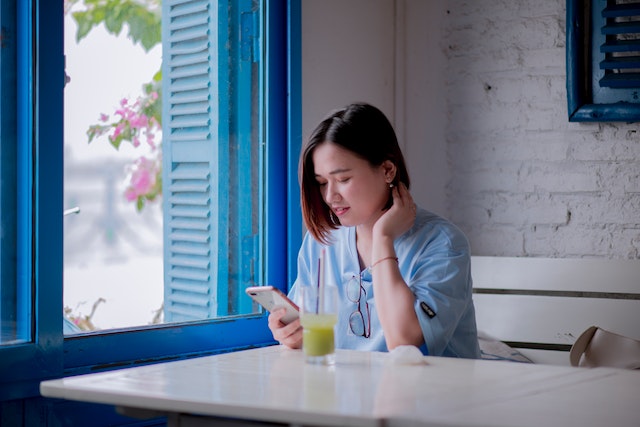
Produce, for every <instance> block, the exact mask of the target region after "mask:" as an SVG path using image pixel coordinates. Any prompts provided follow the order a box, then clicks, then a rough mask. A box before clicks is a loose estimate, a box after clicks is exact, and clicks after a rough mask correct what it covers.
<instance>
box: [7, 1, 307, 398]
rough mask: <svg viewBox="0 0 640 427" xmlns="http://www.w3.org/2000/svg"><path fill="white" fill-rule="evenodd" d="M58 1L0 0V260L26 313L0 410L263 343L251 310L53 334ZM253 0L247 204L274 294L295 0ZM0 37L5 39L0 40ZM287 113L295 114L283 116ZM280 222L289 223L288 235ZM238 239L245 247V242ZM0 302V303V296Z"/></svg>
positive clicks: (243, 18) (57, 307) (57, 309)
mask: <svg viewBox="0 0 640 427" xmlns="http://www.w3.org/2000/svg"><path fill="white" fill-rule="evenodd" d="M167 2H168V3H171V4H174V5H175V4H178V3H181V2H180V0H171V1H170V0H167ZM192 3H193V2H192ZM196 3H197V2H196ZM239 3H240V2H239ZM62 4H63V2H58V1H49V0H33V1H31V2H28V1H18V0H0V7H1V9H0V19H1V20H2V25H3V29H5V30H7V31H10V32H11V31H12V29H15V34H16V47H15V55H16V58H15V61H12V60H11V58H10V57H9V59H7V56H6V55H5V54H4V53H3V56H2V58H1V61H2V62H1V64H0V65H1V68H2V79H1V81H0V91H1V93H2V94H3V95H5V94H6V93H7V91H8V90H10V88H11V85H12V84H15V82H14V79H16V78H17V85H15V87H16V88H17V92H16V94H15V104H16V105H17V107H18V108H17V109H16V117H15V118H11V115H9V114H7V115H6V116H5V114H4V112H5V111H6V109H7V108H9V109H10V108H11V105H12V104H11V101H10V99H11V98H10V97H9V98H7V99H9V101H7V99H5V97H4V96H3V97H2V104H1V108H2V113H3V115H2V144H3V145H2V147H1V148H2V152H1V153H0V154H1V155H2V156H1V157H0V166H2V169H0V171H1V172H2V173H3V174H4V173H7V174H8V175H7V176H8V177H9V178H13V179H11V181H10V182H12V185H13V186H10V187H9V190H7V191H5V188H6V187H3V189H2V203H3V204H4V203H5V202H9V203H11V200H12V197H13V199H15V204H16V205H17V207H18V209H19V210H18V212H19V216H20V217H23V218H26V219H27V220H26V221H24V222H18V220H17V219H16V218H12V217H5V216H3V217H2V221H5V220H6V221H9V222H10V221H15V222H18V223H17V233H16V235H15V236H13V237H11V236H10V237H9V238H4V237H3V240H2V244H1V250H2V256H3V257H4V256H6V255H8V256H9V257H10V258H11V256H13V257H15V258H17V259H18V261H17V262H16V268H15V275H16V276H17V277H16V280H15V283H16V285H15V287H11V288H10V289H12V290H13V292H16V293H17V292H23V293H24V294H23V295H26V296H28V298H26V299H24V298H23V300H24V301H27V302H25V303H24V304H23V305H16V306H15V307H16V311H15V312H16V314H17V313H19V315H20V316H27V318H28V320H27V321H25V322H24V325H23V326H25V328H26V329H25V331H26V333H25V334H23V335H24V336H25V337H26V339H25V340H24V341H23V342H20V343H17V342H16V343H12V344H11V345H0V360H2V363H0V405H2V402H3V401H7V400H15V399H22V398H27V397H31V396H37V395H38V384H39V382H40V381H41V380H43V379H48V378H55V377H60V376H63V375H74V374H78V373H84V372H90V371H91V372H95V371H96V370H101V369H112V368H118V367H125V366H130V365H135V364H141V363H152V362H154V361H160V360H170V359H176V358H183V357H190V356H195V355H202V354H208V353H215V352H222V351H230V350H233V349H239V348H246V347H251V346H259V345H267V344H271V343H273V338H272V336H271V333H270V331H269V330H268V327H267V325H266V318H265V315H263V314H258V315H250V316H243V317H231V318H230V317H225V318H222V319H220V320H202V321H195V322H189V323H173V324H167V325H163V326H149V327H142V328H137V329H132V330H118V331H112V332H106V333H90V334H86V335H81V336H71V337H68V338H66V339H64V338H63V330H62V327H63V321H62V319H63V316H62V277H63V275H62V265H63V262H62V261H63V260H62V253H63V250H62V238H63V237H62V213H63V203H62V201H63V200H62V199H63V197H62V196H63V149H62V147H63V143H62V138H63V135H62V123H63V117H62V111H63V108H62V102H63V99H62V93H63V85H64V56H63V45H62V30H63V10H62ZM260 4H261V6H262V7H264V8H265V10H266V13H265V14H264V15H263V18H262V19H263V20H264V21H263V22H262V24H263V28H264V33H263V34H264V35H265V41H264V43H266V45H265V52H266V61H265V64H266V68H265V69H264V84H265V86H266V87H267V88H268V89H267V90H266V91H265V92H264V95H263V96H264V102H263V103H262V105H264V111H263V114H262V115H261V117H262V119H261V120H263V121H264V122H262V123H260V124H259V125H260V126H259V127H260V129H261V132H263V138H264V146H265V155H264V162H263V164H262V168H261V170H260V176H261V179H264V180H265V181H266V183H267V184H266V185H265V186H264V190H263V191H264V198H263V199H264V200H265V203H264V205H263V206H260V207H259V209H260V214H261V215H263V216H264V221H265V224H266V229H267V230H268V232H267V233H266V234H265V235H264V241H262V242H261V243H260V244H261V245H263V253H264V260H263V263H264V266H265V268H264V270H263V273H261V274H262V279H263V280H264V282H265V283H272V284H274V285H277V286H279V287H281V288H283V289H285V288H286V287H287V283H290V281H289V280H288V279H287V273H288V272H290V271H291V270H290V269H288V267H287V264H288V263H289V262H291V260H295V254H291V253H290V252H289V254H288V255H287V253H288V252H287V250H288V249H289V247H296V248H297V247H298V246H299V244H300V240H301V222H300V218H299V216H300V213H299V210H298V209H295V207H297V206H299V202H298V192H297V191H295V185H294V181H293V178H292V176H293V177H295V176H296V173H295V169H296V167H297V158H296V159H291V158H290V157H289V156H292V155H295V154H296V153H298V152H299V147H298V148H295V147H296V146H297V145H299V138H298V135H299V134H300V124H299V108H300V107H299V95H296V96H293V97H288V96H287V95H288V93H293V94H299V88H298V87H295V86H293V85H297V84H299V76H298V74H299V64H298V63H297V62H298V61H299V44H298V43H299V42H298V40H299V22H298V21H299V8H300V6H299V0H292V1H291V0H290V1H286V0H277V1H271V0H270V1H268V2H266V1H262V2H260ZM236 16H237V17H238V18H239V21H238V28H247V27H248V26H251V25H254V24H255V23H256V18H255V17H254V16H252V15H247V14H245V15H243V14H242V13H239V14H238V15H236ZM288 19H289V20H288ZM243 25H244V27H243ZM287 31H289V32H287ZM3 40H11V38H8V39H5V38H4V36H3ZM290 40H294V41H295V43H293V44H292V43H290ZM246 49H250V46H238V52H239V57H242V55H243V54H246V53H247V50H246ZM240 78H242V76H240ZM239 96H242V94H240V95H239ZM289 109H293V110H295V114H294V115H292V116H291V120H288V117H290V116H289V112H288V110H289ZM222 113H223V112H221V114H222ZM225 114H226V113H225ZM227 118H228V117H226V116H225V117H223V119H227ZM254 124H255V122H254ZM12 126H13V127H14V128H15V130H12ZM288 141H293V142H288ZM12 143H13V146H15V147H17V149H18V152H17V153H15V155H16V156H17V159H18V160H17V161H16V162H15V164H16V165H17V171H16V172H15V173H14V172H12V171H11V169H10V168H7V165H10V164H11V159H8V158H7V157H6V156H11V155H13V154H12V153H11V151H10V150H7V151H6V152H5V144H8V145H9V146H11V145H12ZM292 146H293V147H294V148H292ZM172 161H175V159H174V160H172ZM240 167H242V165H240ZM14 176H15V177H14ZM3 177H4V175H3ZM5 184H6V183H5V182H4V179H3V185H5ZM12 192H13V194H15V196H12ZM5 196H6V197H5ZM4 210H5V209H4V205H3V212H4ZM289 216H292V217H291V218H288V217H289ZM288 219H290V221H289V222H287V221H288ZM292 224H293V225H292ZM288 227H293V228H288ZM289 229H291V230H293V231H292V233H291V235H290V236H288V235H287V233H288V230H289ZM240 242H242V240H240ZM250 245H251V246H252V247H253V246H254V245H255V243H253V242H250ZM236 250H242V247H239V248H236ZM296 252H297V251H296ZM2 261H3V269H2V274H3V277H2V279H3V281H4V280H5V277H4V275H5V274H7V275H10V276H11V275H13V274H14V273H13V272H12V270H11V265H12V264H11V262H10V261H7V263H8V269H5V268H4V266H5V258H2ZM294 264H295V263H294ZM7 280H10V279H7ZM2 289H4V286H3V287H2ZM8 289H9V288H8ZM3 292H4V291H3ZM2 297H3V300H4V298H5V295H4V294H3V295H2ZM22 323H23V322H21V324H22ZM1 408H2V407H1V406H0V410H1Z"/></svg>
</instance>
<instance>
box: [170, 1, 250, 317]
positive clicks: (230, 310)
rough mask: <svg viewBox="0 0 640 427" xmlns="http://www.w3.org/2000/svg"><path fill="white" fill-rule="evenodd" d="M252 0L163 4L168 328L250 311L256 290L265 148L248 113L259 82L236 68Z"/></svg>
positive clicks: (240, 68)
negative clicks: (259, 163)
mask: <svg viewBox="0 0 640 427" xmlns="http://www.w3.org/2000/svg"><path fill="white" fill-rule="evenodd" d="M247 4H248V5H249V6H251V4H252V2H251V1H248V2H245V1H242V2H237V1H233V0H230V1H213V0H195V1H194V0H191V1H189V0H165V2H164V4H163V93H164V96H163V102H164V105H163V125H164V129H163V142H162V145H163V197H164V265H165V267H164V268H165V274H164V276H165V284H164V286H165V292H164V315H165V321H166V322H175V321H189V320H200V319H209V318H215V317H220V316H225V315H228V314H237V313H240V312H249V311H250V302H245V299H247V298H246V296H245V295H244V292H243V290H244V287H246V286H249V285H253V284H255V279H254V271H253V269H251V268H248V266H253V265H254V264H256V263H257V260H256V258H257V255H256V254H257V252H258V251H257V247H256V246H257V245H256V243H255V242H256V241H257V237H256V236H257V232H256V231H255V228H256V226H255V223H256V213H255V212H254V210H255V208H254V206H255V205H256V202H255V200H257V198H256V193H255V190H254V188H252V185H251V184H252V183H254V184H255V181H256V179H255V178H252V176H257V171H256V169H257V168H255V167H252V162H253V161H255V156H256V155H257V154H256V150H257V147H258V146H259V144H257V138H255V137H254V136H255V134H256V132H257V131H256V130H255V129H256V128H257V126H256V124H255V123H256V119H255V118H254V117H255V116H256V115H255V114H252V111H253V108H252V99H254V98H255V96H256V95H255V91H256V88H255V86H256V85H254V84H252V82H253V81H254V80H255V78H256V76H255V73H253V72H251V71H250V72H249V73H248V75H246V76H243V75H242V72H241V71H242V70H243V69H245V68H249V69H250V70H252V69H253V68H254V67H252V66H251V64H249V65H246V66H243V64H242V63H241V62H240V60H241V55H240V46H241V44H242V43H241V40H240V36H241V35H242V34H241V31H240V29H241V26H240V23H241V17H242V14H243V12H242V6H246V5H247ZM250 9H251V7H249V12H246V13H249V14H250V12H251V10H250ZM252 22H253V20H252ZM218 23H221V25H218ZM245 36H247V35H245ZM250 56H251V55H250ZM249 59H251V58H249ZM249 62H251V61H249ZM240 88H242V89H240ZM252 156H253V157H252ZM243 304H249V305H248V306H247V308H243V306H242V305H243ZM243 310H244V311H243Z"/></svg>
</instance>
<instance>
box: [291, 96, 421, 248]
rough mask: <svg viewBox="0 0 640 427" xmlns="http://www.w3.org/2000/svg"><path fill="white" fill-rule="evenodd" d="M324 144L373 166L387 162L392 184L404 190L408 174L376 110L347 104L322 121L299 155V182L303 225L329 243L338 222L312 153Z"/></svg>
mask: <svg viewBox="0 0 640 427" xmlns="http://www.w3.org/2000/svg"><path fill="white" fill-rule="evenodd" d="M325 141H330V142H332V143H334V144H336V145H339V146H340V147H342V148H344V149H346V150H349V151H351V152H352V153H353V154H355V155H356V156H358V157H360V158H362V159H364V160H366V161H368V162H369V164H371V166H373V167H375V166H380V165H381V164H382V163H383V162H384V161H386V160H390V161H391V162H392V163H393V164H394V165H395V166H396V169H397V171H396V176H395V179H394V181H393V182H394V183H396V184H398V183H400V182H402V183H403V184H404V185H406V186H407V188H409V173H408V172H407V167H406V165H405V162H404V157H403V155H402V151H401V150H400V146H399V145H398V138H397V137H396V133H395V131H394V130H393V126H391V123H390V122H389V120H388V119H387V117H386V116H385V115H384V113H383V112H382V111H380V110H379V109H377V108H376V107H374V106H372V105H369V104H365V103H355V104H350V105H348V106H346V107H345V108H343V109H341V110H337V111H335V112H333V113H332V114H330V115H329V116H328V117H327V118H326V119H324V120H323V121H322V122H321V123H320V124H319V125H318V126H317V127H316V128H315V129H314V130H313V132H312V133H311V136H310V137H309V141H308V142H307V144H306V145H305V147H304V149H303V151H302V153H301V155H300V165H299V180H300V201H301V204H302V217H303V219H304V223H305V226H306V227H307V230H308V231H309V232H310V233H311V235H312V236H313V237H314V238H315V239H316V240H318V241H320V242H323V243H328V242H327V238H328V235H329V232H330V231H331V229H336V228H338V225H340V222H339V220H338V218H336V217H335V215H333V214H332V212H331V209H330V208H329V206H327V204H326V203H325V202H324V200H323V198H322V194H321V193H320V188H319V186H318V183H317V181H316V176H315V170H314V167H313V151H314V150H315V148H316V147H317V146H318V145H320V144H322V143H323V142H325Z"/></svg>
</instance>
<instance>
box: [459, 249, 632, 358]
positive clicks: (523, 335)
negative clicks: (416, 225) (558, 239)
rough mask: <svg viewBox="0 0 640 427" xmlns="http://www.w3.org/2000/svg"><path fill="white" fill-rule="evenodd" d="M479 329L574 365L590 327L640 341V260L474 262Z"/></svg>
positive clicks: (530, 355)
mask: <svg viewBox="0 0 640 427" xmlns="http://www.w3.org/2000/svg"><path fill="white" fill-rule="evenodd" d="M471 274H472V277H473V282H474V283H473V288H474V296H473V298H474V304H475V308H476V319H477V324H478V331H479V333H481V334H487V335H489V336H490V337H491V338H493V339H497V340H499V341H502V342H504V343H506V344H507V345H509V346H510V347H513V348H515V349H517V350H518V351H520V352H521V353H522V354H523V355H525V356H526V357H527V358H529V359H530V360H531V361H533V362H534V363H547V364H556V365H569V364H570V362H569V350H570V349H571V346H572V345H573V343H574V341H575V340H576V339H577V338H578V336H580V334H581V333H582V332H583V331H584V330H585V329H587V328H588V327H589V326H592V325H595V326H600V327H601V328H603V329H607V330H609V331H611V332H615V333H618V334H621V335H626V336H628V337H632V338H635V339H640V260H605V259H562V258H512V257H482V256H473V257H471Z"/></svg>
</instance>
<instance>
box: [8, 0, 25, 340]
mask: <svg viewBox="0 0 640 427" xmlns="http://www.w3.org/2000/svg"><path fill="white" fill-rule="evenodd" d="M0 24H1V26H2V29H3V32H4V34H5V37H8V35H13V38H14V39H15V34H16V10H15V4H13V3H11V2H3V3H0ZM16 51H17V48H16V43H4V47H3V48H2V50H0V76H2V80H1V81H0V227H1V229H2V240H0V242H1V244H0V346H2V345H3V343H4V345H6V344H7V343H8V342H11V341H15V340H30V339H31V336H30V334H29V330H24V329H22V330H20V331H18V330H17V325H16V321H15V319H16V317H17V312H18V311H24V309H23V310H18V306H20V303H17V296H18V292H17V290H18V289H17V283H16V278H17V274H16V262H15V260H16V258H17V257H16V241H17V235H16V228H17V219H18V218H17V215H16V208H17V202H16V198H17V189H16V185H15V183H16V180H17V167H16V166H17V163H16V161H15V159H16V158H17V152H18V150H17V145H18V144H17V135H16V127H17V114H16V103H15V100H16V84H15V83H14V82H15V81H16V79H17V77H18V75H17V68H16V55H17V53H16ZM21 323H22V321H21ZM27 325H28V322H27Z"/></svg>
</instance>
